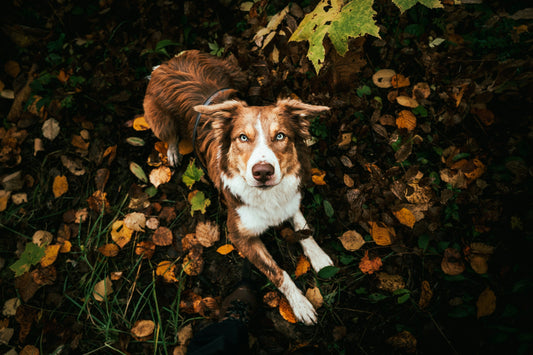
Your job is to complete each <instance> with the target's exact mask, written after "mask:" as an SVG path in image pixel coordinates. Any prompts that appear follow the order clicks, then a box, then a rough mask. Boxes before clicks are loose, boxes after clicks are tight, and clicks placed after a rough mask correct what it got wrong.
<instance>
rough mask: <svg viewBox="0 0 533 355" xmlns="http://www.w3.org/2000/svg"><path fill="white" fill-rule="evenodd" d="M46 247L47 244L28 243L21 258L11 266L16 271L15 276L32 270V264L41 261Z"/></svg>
mask: <svg viewBox="0 0 533 355" xmlns="http://www.w3.org/2000/svg"><path fill="white" fill-rule="evenodd" d="M45 248H46V247H45V246H42V247H40V246H38V245H37V244H34V243H26V247H25V249H24V251H23V252H22V254H21V255H20V259H19V260H17V261H16V262H15V263H13V265H11V266H10V267H9V268H10V269H11V270H13V271H14V272H15V277H18V276H20V275H22V274H24V273H25V272H27V271H30V268H31V266H32V265H35V264H37V263H38V262H39V261H41V259H42V257H43V256H44V249H45Z"/></svg>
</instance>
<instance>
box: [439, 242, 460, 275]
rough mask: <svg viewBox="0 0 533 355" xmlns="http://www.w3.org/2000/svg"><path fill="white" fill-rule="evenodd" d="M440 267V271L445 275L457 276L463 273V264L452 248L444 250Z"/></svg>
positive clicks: (457, 252) (458, 253)
mask: <svg viewBox="0 0 533 355" xmlns="http://www.w3.org/2000/svg"><path fill="white" fill-rule="evenodd" d="M440 266H441V268H442V271H443V272H444V273H445V274H447V275H452V276H454V275H459V274H461V273H462V272H463V271H465V263H464V262H463V259H462V256H461V253H460V252H459V251H457V250H455V249H454V248H447V249H446V250H444V257H443V258H442V261H441V264H440Z"/></svg>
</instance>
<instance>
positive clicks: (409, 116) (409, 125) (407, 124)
mask: <svg viewBox="0 0 533 355" xmlns="http://www.w3.org/2000/svg"><path fill="white" fill-rule="evenodd" d="M396 126H397V127H398V128H405V129H407V130H408V131H412V130H414V129H415V128H416V116H415V115H414V114H413V113H412V112H411V111H408V110H402V111H400V112H399V113H398V117H397V118H396Z"/></svg>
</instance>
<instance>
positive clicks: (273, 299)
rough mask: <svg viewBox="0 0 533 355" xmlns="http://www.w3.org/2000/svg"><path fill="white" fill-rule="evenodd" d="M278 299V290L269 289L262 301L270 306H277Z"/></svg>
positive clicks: (279, 297)
mask: <svg viewBox="0 0 533 355" xmlns="http://www.w3.org/2000/svg"><path fill="white" fill-rule="evenodd" d="M280 299H281V296H280V294H279V292H278V291H269V292H267V293H265V295H264V296H263V302H264V303H265V304H266V305H267V306H269V307H270V308H276V307H278V306H279V300H280Z"/></svg>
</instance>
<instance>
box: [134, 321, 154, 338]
mask: <svg viewBox="0 0 533 355" xmlns="http://www.w3.org/2000/svg"><path fill="white" fill-rule="evenodd" d="M154 329H155V323H154V321H152V320H138V321H137V322H135V324H134V325H133V327H132V328H131V330H130V331H131V335H132V336H133V337H134V338H135V339H137V340H139V341H145V340H148V339H150V338H152V336H153V334H154Z"/></svg>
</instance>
